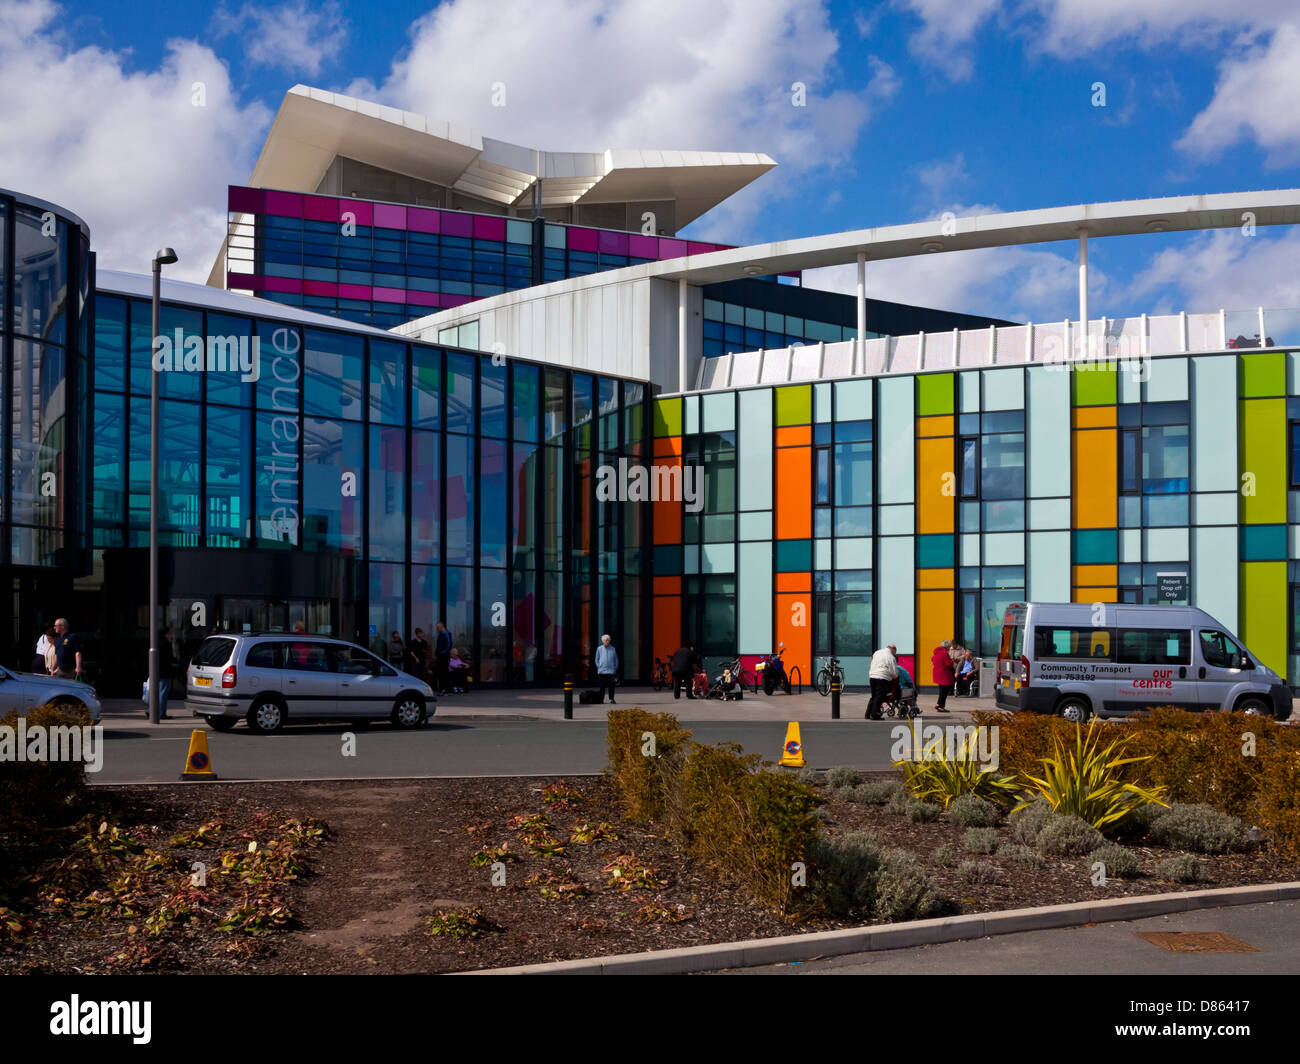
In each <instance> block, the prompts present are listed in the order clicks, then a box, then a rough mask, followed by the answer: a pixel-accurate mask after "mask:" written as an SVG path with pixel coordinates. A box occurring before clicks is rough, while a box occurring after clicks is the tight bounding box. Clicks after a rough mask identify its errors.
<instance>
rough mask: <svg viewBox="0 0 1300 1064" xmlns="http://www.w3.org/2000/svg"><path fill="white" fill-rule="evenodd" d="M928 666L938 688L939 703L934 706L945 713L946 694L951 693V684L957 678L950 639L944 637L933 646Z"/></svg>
mask: <svg viewBox="0 0 1300 1064" xmlns="http://www.w3.org/2000/svg"><path fill="white" fill-rule="evenodd" d="M930 668H931V671H932V672H933V675H934V682H935V684H936V685H937V686H938V688H939V705H938V706H937V707H936V708H937V709H938V710H939V712H940V713H947V712H948V710H947V709H946V708H945V705H946V703H947V701H948V696H949V695H950V694H952V685H953V684H954V683H955V682H956V680H957V670H956V669H954V668H953V664H952V640H950V639H945V640H944V641H943V642H942V643H940V644H939V645H938V646H937V647H935V648H934V653H933V654H931V655H930Z"/></svg>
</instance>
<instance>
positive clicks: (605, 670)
mask: <svg viewBox="0 0 1300 1064" xmlns="http://www.w3.org/2000/svg"><path fill="white" fill-rule="evenodd" d="M617 673H618V651H617V650H615V649H614V645H613V644H612V643H611V642H610V641H609V636H607V635H602V636H601V637H600V646H598V647H597V648H596V679H597V680H598V681H599V683H600V701H601V703H602V704H603V703H604V701H605V692H606V691H608V692H609V704H610V705H611V706H612V705H615V704H616V703H615V702H614V677H615V675H617Z"/></svg>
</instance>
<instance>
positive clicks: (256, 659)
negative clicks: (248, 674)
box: [244, 643, 284, 669]
mask: <svg viewBox="0 0 1300 1064" xmlns="http://www.w3.org/2000/svg"><path fill="white" fill-rule="evenodd" d="M283 661H284V644H283V643H256V644H254V645H253V646H251V647H249V648H248V656H247V657H245V658H244V662H245V664H246V665H248V667H249V668H250V669H279V668H282V667H283V665H282V662H283Z"/></svg>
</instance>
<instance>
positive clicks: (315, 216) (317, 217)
mask: <svg viewBox="0 0 1300 1064" xmlns="http://www.w3.org/2000/svg"><path fill="white" fill-rule="evenodd" d="M302 216H303V217H304V218H308V219H310V220H311V221H313V222H337V221H338V220H339V201H338V200H336V199H335V198H334V197H333V196H304V197H303V205H302Z"/></svg>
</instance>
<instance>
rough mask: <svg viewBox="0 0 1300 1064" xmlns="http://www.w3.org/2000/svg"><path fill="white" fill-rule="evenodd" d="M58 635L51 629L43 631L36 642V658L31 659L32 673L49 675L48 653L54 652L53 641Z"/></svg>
mask: <svg viewBox="0 0 1300 1064" xmlns="http://www.w3.org/2000/svg"><path fill="white" fill-rule="evenodd" d="M57 638H58V633H57V632H55V630H54V629H53V628H47V629H45V631H44V633H42V635H41V637H40V639H38V640H36V657H34V658H32V672H34V673H37V674H38V675H41V674H43V675H45V676H49V675H50V653H51V651H53V650H54V640H55V639H57Z"/></svg>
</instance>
